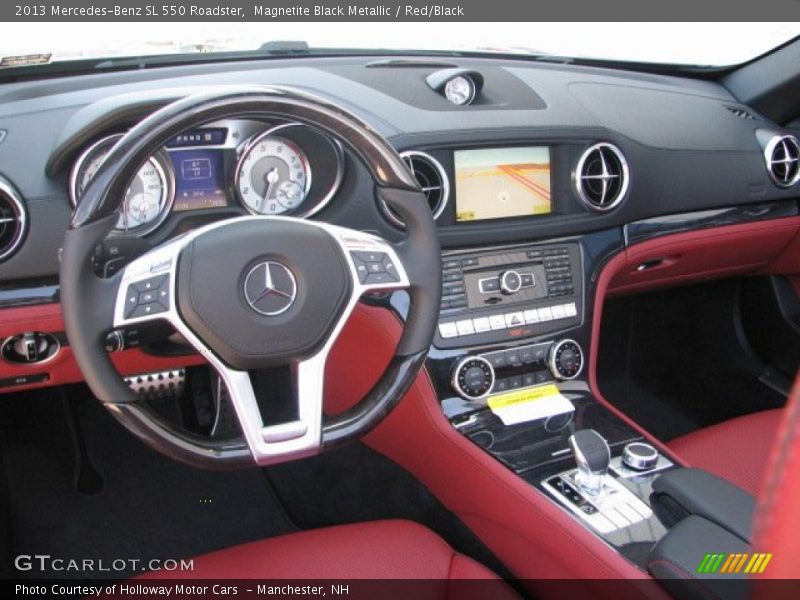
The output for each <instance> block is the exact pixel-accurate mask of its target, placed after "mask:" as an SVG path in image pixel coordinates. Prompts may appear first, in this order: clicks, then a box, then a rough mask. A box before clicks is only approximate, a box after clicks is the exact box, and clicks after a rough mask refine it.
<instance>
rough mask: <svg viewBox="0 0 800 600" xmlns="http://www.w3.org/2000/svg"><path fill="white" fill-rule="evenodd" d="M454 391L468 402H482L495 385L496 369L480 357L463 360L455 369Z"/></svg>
mask: <svg viewBox="0 0 800 600" xmlns="http://www.w3.org/2000/svg"><path fill="white" fill-rule="evenodd" d="M451 383H452V385H453V389H454V390H455V391H456V393H458V394H459V395H460V396H461V397H462V398H465V399H466V400H480V399H481V398H484V397H486V396H488V395H489V392H490V391H491V390H492V386H493V385H494V369H493V368H492V365H491V364H489V361H488V360H486V359H485V358H483V357H480V356H471V357H467V358H464V359H462V360H461V361H460V362H459V363H458V364H456V366H455V368H454V369H453V377H452V380H451Z"/></svg>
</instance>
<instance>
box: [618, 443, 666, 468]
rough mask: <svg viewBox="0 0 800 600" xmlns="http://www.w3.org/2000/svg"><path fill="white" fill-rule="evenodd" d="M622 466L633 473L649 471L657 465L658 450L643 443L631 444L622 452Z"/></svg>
mask: <svg viewBox="0 0 800 600" xmlns="http://www.w3.org/2000/svg"><path fill="white" fill-rule="evenodd" d="M622 464H624V465H625V466H626V467H628V468H629V469H632V470H634V471H649V470H650V469H654V468H655V467H656V465H657V464H658V450H656V449H655V448H654V447H653V446H651V445H650V444H646V443H644V442H631V443H630V444H628V445H626V446H625V448H624V449H623V451H622Z"/></svg>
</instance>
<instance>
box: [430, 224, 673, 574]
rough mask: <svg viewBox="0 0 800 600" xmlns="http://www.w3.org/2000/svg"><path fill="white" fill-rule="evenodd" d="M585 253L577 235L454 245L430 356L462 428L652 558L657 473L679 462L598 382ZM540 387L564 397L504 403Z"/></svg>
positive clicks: (567, 505) (533, 396) (627, 549)
mask: <svg viewBox="0 0 800 600" xmlns="http://www.w3.org/2000/svg"><path fill="white" fill-rule="evenodd" d="M586 253H587V247H586V246H585V245H584V244H583V243H582V240H577V239H575V240H572V239H567V240H564V241H560V242H556V243H548V244H530V245H521V246H514V247H505V248H488V249H482V250H480V251H475V250H471V251H465V252H460V251H453V252H446V253H445V254H444V255H443V258H442V279H443V289H442V292H443V293H442V306H441V313H440V320H439V326H438V331H437V334H436V336H435V339H434V344H433V346H434V347H433V348H432V350H431V354H430V360H429V365H428V367H429V372H430V373H431V375H432V379H433V382H434V385H435V387H436V390H437V395H438V397H439V400H440V403H441V407H442V410H443V412H444V414H445V416H446V417H447V418H448V419H449V421H450V423H451V424H452V426H453V427H454V428H455V429H456V430H457V431H458V432H459V433H460V434H462V435H463V436H465V437H466V438H467V439H469V440H470V441H471V442H472V443H474V444H475V445H477V446H478V447H480V448H481V449H482V450H484V451H485V452H487V453H488V454H489V455H491V456H492V457H493V458H495V459H496V460H497V461H498V462H499V463H500V464H501V465H502V466H503V467H504V468H507V469H510V470H511V471H513V472H514V473H516V474H517V475H518V476H519V477H520V478H522V479H523V480H524V481H526V482H527V483H529V484H530V485H531V486H533V487H534V488H535V489H537V490H539V491H540V492H541V493H542V494H544V495H545V496H546V497H547V498H549V499H550V501H552V502H553V503H554V504H555V505H557V506H558V507H560V508H561V509H562V510H563V511H564V513H565V515H566V516H568V517H569V518H572V519H575V520H577V521H578V522H580V523H581V524H582V525H583V526H584V527H585V528H587V529H588V530H590V531H591V532H592V533H593V534H595V535H597V536H598V537H600V538H601V539H603V540H604V541H605V542H606V543H607V544H608V545H610V546H612V547H613V548H615V549H617V550H618V551H619V552H620V553H621V554H623V555H624V556H625V557H626V558H628V560H630V561H631V562H633V563H634V564H636V565H638V566H639V567H641V568H646V563H647V557H648V554H649V552H650V549H651V548H652V547H653V546H654V544H655V543H656V542H658V540H659V539H661V538H662V537H663V536H664V535H665V533H666V532H667V524H665V522H664V521H662V519H661V518H660V516H659V514H658V513H657V511H656V510H654V507H653V506H651V500H650V497H651V495H652V493H653V482H654V481H655V480H656V478H657V477H658V475H660V474H662V473H664V472H666V471H669V470H670V469H672V468H673V467H674V466H675V465H674V461H673V459H671V458H670V457H669V456H665V455H663V454H661V453H660V452H659V451H658V450H656V448H655V447H654V445H652V444H650V443H649V440H647V439H644V437H643V436H642V434H641V433H640V432H639V431H638V430H636V429H634V428H633V427H632V426H630V425H629V424H628V423H627V422H625V421H624V420H622V419H621V418H620V417H618V416H617V414H616V413H615V412H613V411H612V410H610V409H609V408H607V406H606V405H605V404H604V403H602V402H599V401H598V400H597V399H596V398H595V397H594V396H593V395H592V393H591V390H590V388H589V385H588V382H587V377H586V375H587V371H588V369H587V368H586V365H587V363H588V357H587V355H586V348H588V346H589V342H590V340H591V332H590V329H591V315H590V314H587V311H588V310H589V308H587V300H586V296H587V290H585V289H584V285H585V282H587V281H591V277H590V276H587V273H586V270H587V269H586V267H585V265H584V261H585V255H586ZM593 260H594V258H592V259H590V262H591V261H593ZM594 266H595V265H592V268H594ZM540 398H542V399H546V400H547V401H552V402H554V404H553V405H554V406H556V405H557V406H558V407H560V408H558V409H554V410H553V411H552V412H548V411H547V410H545V411H544V412H542V411H541V410H538V409H537V410H535V411H533V412H532V413H531V414H532V415H534V416H533V417H531V418H521V419H519V420H515V419H513V418H512V419H509V418H508V416H507V415H504V414H503V413H502V407H508V406H512V407H514V408H519V407H521V406H523V405H526V403H530V405H531V406H534V405H535V403H536V402H537V401H538V400H539V399H540ZM542 406H543V405H542Z"/></svg>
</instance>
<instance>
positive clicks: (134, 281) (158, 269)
mask: <svg viewBox="0 0 800 600" xmlns="http://www.w3.org/2000/svg"><path fill="white" fill-rule="evenodd" d="M181 247H182V244H180V242H172V243H169V244H166V245H164V246H160V247H158V248H156V249H155V250H152V251H150V252H148V253H147V254H145V255H144V256H141V257H139V258H137V259H136V260H134V261H133V262H131V263H130V264H128V265H127V266H126V267H125V269H124V270H123V272H122V278H121V279H120V283H119V287H118V288H117V299H116V302H115V303H114V327H115V328H120V327H126V326H128V325H134V324H140V323H144V322H147V321H154V320H158V319H164V320H167V321H171V322H174V321H175V320H176V319H177V318H178V317H177V311H176V310H175V268H176V264H177V257H178V253H179V252H180V249H181Z"/></svg>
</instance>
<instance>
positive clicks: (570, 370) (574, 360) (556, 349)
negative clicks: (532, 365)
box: [548, 340, 583, 379]
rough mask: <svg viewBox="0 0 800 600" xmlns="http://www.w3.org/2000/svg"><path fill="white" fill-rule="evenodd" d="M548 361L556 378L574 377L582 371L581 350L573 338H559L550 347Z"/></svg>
mask: <svg viewBox="0 0 800 600" xmlns="http://www.w3.org/2000/svg"><path fill="white" fill-rule="evenodd" d="M548 363H549V366H550V372H551V373H552V374H553V377H555V378H556V379H575V378H576V377H577V376H578V375H580V373H581V371H583V350H581V347H580V346H579V345H578V342H576V341H574V340H559V341H558V342H556V343H555V344H553V347H552V348H550V358H549V360H548Z"/></svg>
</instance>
